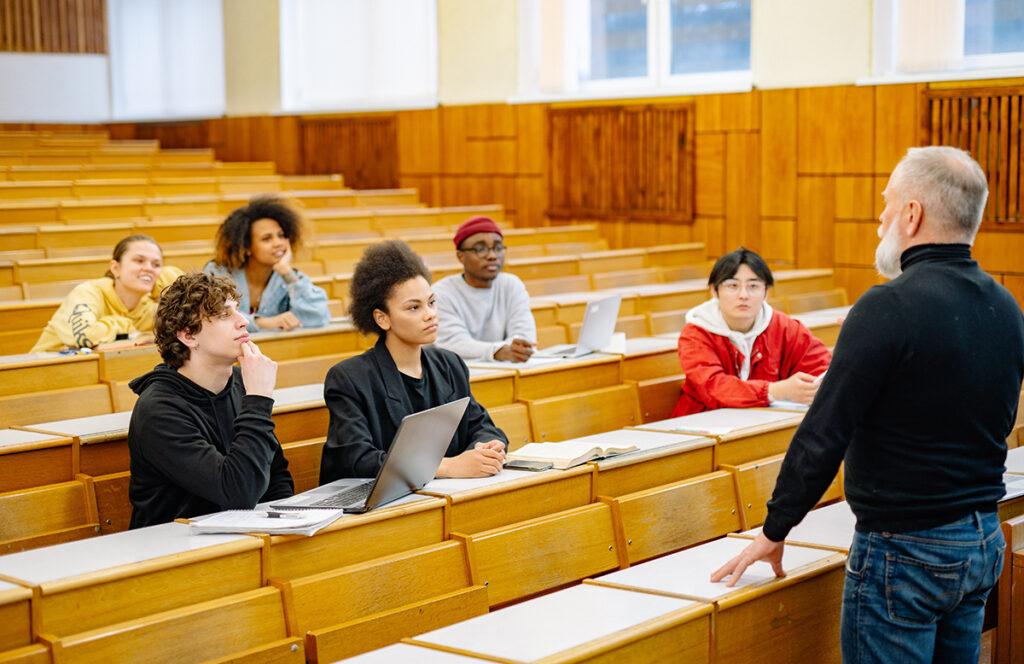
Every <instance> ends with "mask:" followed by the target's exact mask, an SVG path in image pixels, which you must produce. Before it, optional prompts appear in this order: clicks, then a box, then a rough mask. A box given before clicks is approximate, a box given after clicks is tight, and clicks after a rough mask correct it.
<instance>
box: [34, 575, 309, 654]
mask: <svg viewBox="0 0 1024 664" xmlns="http://www.w3.org/2000/svg"><path fill="white" fill-rule="evenodd" d="M40 639H41V640H43V641H44V642H46V643H49V644H50V646H51V648H52V650H53V661H54V664H62V663H63V662H69V663H70V662H75V663H80V664H90V663H95V664H107V663H108V662H117V661H128V660H130V659H132V658H133V657H134V656H136V655H137V654H138V653H140V652H145V653H146V658H147V660H148V661H150V662H154V663H159V662H166V663H167V664H171V663H177V662H181V661H207V660H217V661H224V662H227V661H245V662H268V663H269V662H294V663H295V664H302V663H303V662H305V656H304V652H303V643H302V639H301V638H300V637H298V636H295V635H290V634H289V632H288V626H287V621H286V619H285V614H284V604H283V601H282V599H281V591H280V590H278V589H277V588H269V587H268V588H259V589H257V590H251V591H248V592H244V593H239V594H236V595H231V596H229V597H224V598H220V599H215V600H210V601H207V602H201V603H199V604H193V605H190V606H187V607H183V608H179V609H173V610H170V611H164V612H161V613H156V614H153V615H150V616H146V617H144V618H136V619H134V620H129V621H126V622H123V623H117V624H115V625H111V626H109V627H101V628H98V629H95V630H92V631H86V632H81V633H78V634H74V635H71V636H66V637H59V638H58V637H56V636H53V635H47V634H40ZM154 644H165V646H166V647H154ZM172 644H173V645H172Z"/></svg>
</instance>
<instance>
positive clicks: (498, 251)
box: [459, 242, 505, 258]
mask: <svg viewBox="0 0 1024 664" xmlns="http://www.w3.org/2000/svg"><path fill="white" fill-rule="evenodd" d="M459 251H472V252H473V253H475V254H476V255H477V256H480V257H481V258H483V257H484V256H486V255H487V253H488V252H490V251H493V252H494V255H495V256H500V255H502V254H503V253H505V245H503V244H502V243H500V242H498V243H497V244H495V245H494V246H493V247H489V246H487V245H486V244H484V243H483V242H479V243H477V244H474V245H473V246H472V247H466V248H464V249H462V248H460V249H459Z"/></svg>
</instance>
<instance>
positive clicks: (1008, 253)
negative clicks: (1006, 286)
mask: <svg viewBox="0 0 1024 664" xmlns="http://www.w3.org/2000/svg"><path fill="white" fill-rule="evenodd" d="M973 253H974V258H975V260H977V261H978V263H980V264H981V267H982V268H984V269H985V270H987V271H989V272H1010V273H1017V274H1021V273H1024V261H1022V260H1021V257H1024V233H1014V232H999V231H991V232H986V231H982V232H981V233H978V236H977V237H976V238H975V240H974V249H973Z"/></svg>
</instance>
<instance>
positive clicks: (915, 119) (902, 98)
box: [874, 83, 927, 173]
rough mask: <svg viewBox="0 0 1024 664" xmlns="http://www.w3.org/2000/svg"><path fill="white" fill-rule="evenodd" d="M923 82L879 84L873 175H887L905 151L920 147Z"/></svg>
mask: <svg viewBox="0 0 1024 664" xmlns="http://www.w3.org/2000/svg"><path fill="white" fill-rule="evenodd" d="M926 88H927V86H926V85H925V84H923V83H909V84H906V85H879V86H877V87H875V88H874V90H875V167H874V171H875V172H876V173H889V172H891V171H892V169H893V168H894V167H895V166H896V164H897V163H898V162H899V160H900V159H902V158H903V155H905V154H906V153H907V148H909V147H914V146H916V145H920V139H921V130H922V128H921V108H922V104H923V102H922V100H921V95H922V93H923V92H924V91H925V89H926Z"/></svg>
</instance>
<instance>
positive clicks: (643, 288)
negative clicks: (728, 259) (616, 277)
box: [608, 279, 710, 297]
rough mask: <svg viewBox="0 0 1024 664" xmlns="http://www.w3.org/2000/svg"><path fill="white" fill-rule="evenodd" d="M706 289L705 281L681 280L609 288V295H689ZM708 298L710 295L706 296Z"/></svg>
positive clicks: (706, 281)
mask: <svg viewBox="0 0 1024 664" xmlns="http://www.w3.org/2000/svg"><path fill="white" fill-rule="evenodd" d="M707 289H708V280H707V279H683V280H682V281H666V282H665V283H663V284H637V285H635V286H623V287H621V288H609V289H608V292H609V293H622V294H623V295H626V294H630V295H635V296H638V297H644V296H646V295H664V294H666V293H689V292H692V291H706V290H707ZM708 297H710V295H709V296H708Z"/></svg>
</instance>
